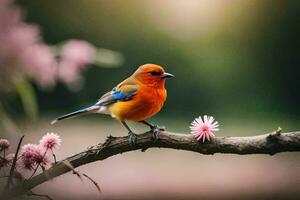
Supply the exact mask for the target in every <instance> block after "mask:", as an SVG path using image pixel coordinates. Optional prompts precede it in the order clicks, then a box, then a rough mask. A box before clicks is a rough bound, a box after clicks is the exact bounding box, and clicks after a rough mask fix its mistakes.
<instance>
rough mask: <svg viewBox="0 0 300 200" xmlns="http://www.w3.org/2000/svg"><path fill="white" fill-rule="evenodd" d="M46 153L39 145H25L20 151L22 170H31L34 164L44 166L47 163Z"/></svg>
mask: <svg viewBox="0 0 300 200" xmlns="http://www.w3.org/2000/svg"><path fill="white" fill-rule="evenodd" d="M48 162H49V161H48V158H47V157H46V152H45V151H43V150H42V149H41V148H40V146H39V145H36V144H26V145H24V146H23V147H22V149H21V164H22V166H23V168H24V169H27V170H32V169H33V168H34V166H35V165H36V164H39V165H41V166H45V165H46V164H47V163H48Z"/></svg>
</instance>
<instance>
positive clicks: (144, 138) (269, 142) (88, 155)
mask: <svg viewBox="0 0 300 200" xmlns="http://www.w3.org/2000/svg"><path fill="white" fill-rule="evenodd" d="M152 147H161V148H171V149H179V150H187V151H193V152H198V153H201V154H215V153H232V154H241V155H243V154H269V155H274V154H276V153H279V152H287V151H300V131H297V132H289V133H281V130H279V129H278V131H276V132H273V133H269V134H264V135H258V136H249V137H216V138H214V139H212V141H210V142H205V143H201V142H198V141H197V140H195V139H194V138H193V136H192V135H191V134H177V133H170V132H161V133H160V135H159V140H157V141H155V142H154V141H153V140H152V133H150V132H146V133H143V134H140V135H138V136H137V143H136V145H135V146H134V147H132V146H130V144H129V142H128V136H124V137H112V136H108V138H107V139H106V141H105V142H104V143H101V144H98V145H96V146H92V147H90V148H89V149H87V150H86V151H83V152H81V153H79V154H76V155H73V156H71V157H68V158H66V159H65V160H63V161H60V162H57V163H56V164H54V165H53V166H52V167H51V168H50V169H48V170H46V171H44V172H43V173H41V174H39V175H36V176H34V177H33V178H32V179H29V180H25V181H23V182H22V183H21V184H19V185H17V186H15V187H13V188H11V189H10V190H7V191H5V192H4V194H3V197H4V199H8V198H12V197H16V196H19V195H22V194H26V193H27V192H28V191H30V190H31V189H32V188H34V187H36V186H38V185H40V184H42V183H44V182H46V181H47V180H50V179H53V178H55V177H57V176H60V175H62V174H64V173H67V172H69V171H71V170H72V168H71V167H70V166H68V165H67V164H65V163H69V164H71V165H72V167H73V168H76V167H79V166H82V165H85V164H88V163H91V162H95V161H98V160H104V159H106V158H108V157H111V156H114V155H117V154H120V153H124V152H128V151H134V150H142V151H145V150H146V149H148V148H152Z"/></svg>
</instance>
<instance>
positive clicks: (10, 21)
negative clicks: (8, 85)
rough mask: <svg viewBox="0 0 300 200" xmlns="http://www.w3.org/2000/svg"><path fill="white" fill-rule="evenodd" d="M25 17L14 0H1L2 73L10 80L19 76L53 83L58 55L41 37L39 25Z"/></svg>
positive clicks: (44, 82)
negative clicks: (56, 56)
mask: <svg viewBox="0 0 300 200" xmlns="http://www.w3.org/2000/svg"><path fill="white" fill-rule="evenodd" d="M23 18H24V15H23V13H22V11H21V9H20V8H19V7H18V6H17V5H16V4H14V1H13V0H2V1H0V27H1V28H0V44H1V48H0V73H1V75H2V74H5V76H4V77H5V78H7V79H8V80H9V79H10V77H11V79H12V77H15V76H16V75H18V76H23V77H25V78H30V79H33V80H35V81H36V82H37V83H38V85H39V86H43V87H44V86H52V85H53V84H54V80H55V77H56V75H55V71H56V70H55V68H56V60H55V56H54V54H53V53H52V52H51V51H50V49H49V47H48V46H47V45H46V44H44V43H43V41H42V40H41V37H40V31H39V28H38V27H37V26H36V25H32V24H28V23H26V22H24V21H23Z"/></svg>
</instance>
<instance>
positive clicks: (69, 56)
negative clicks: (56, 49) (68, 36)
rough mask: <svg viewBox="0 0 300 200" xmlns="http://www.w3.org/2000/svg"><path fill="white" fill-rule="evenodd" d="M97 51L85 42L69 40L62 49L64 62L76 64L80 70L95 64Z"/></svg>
mask: <svg viewBox="0 0 300 200" xmlns="http://www.w3.org/2000/svg"><path fill="white" fill-rule="evenodd" d="M95 54H96V50H95V47H94V46H93V45H91V44H90V43H88V42H86V41H83V40H69V41H67V42H66V43H65V45H64V46H63V48H62V52H61V58H62V60H65V61H69V62H72V63H74V64H75V65H76V66H77V67H79V68H84V67H85V66H86V65H88V64H91V63H92V62H94V59H95Z"/></svg>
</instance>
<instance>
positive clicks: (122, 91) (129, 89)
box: [97, 79, 139, 106]
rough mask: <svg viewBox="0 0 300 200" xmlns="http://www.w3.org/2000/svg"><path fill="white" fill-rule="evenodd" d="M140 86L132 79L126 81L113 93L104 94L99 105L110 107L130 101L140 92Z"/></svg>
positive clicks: (114, 89)
mask: <svg viewBox="0 0 300 200" xmlns="http://www.w3.org/2000/svg"><path fill="white" fill-rule="evenodd" d="M138 88H139V87H138V85H137V84H135V83H134V82H133V81H131V80H130V79H126V80H125V81H123V82H122V83H120V84H119V85H118V86H117V87H115V88H113V89H112V91H110V92H108V93H106V94H104V95H103V96H102V97H101V98H100V99H99V101H98V102H97V105H104V106H105V105H109V104H112V103H115V102H118V101H128V100H130V99H131V98H132V97H133V96H134V95H135V94H136V92H137V91H138Z"/></svg>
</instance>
